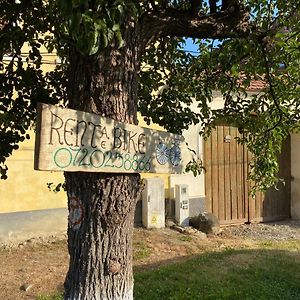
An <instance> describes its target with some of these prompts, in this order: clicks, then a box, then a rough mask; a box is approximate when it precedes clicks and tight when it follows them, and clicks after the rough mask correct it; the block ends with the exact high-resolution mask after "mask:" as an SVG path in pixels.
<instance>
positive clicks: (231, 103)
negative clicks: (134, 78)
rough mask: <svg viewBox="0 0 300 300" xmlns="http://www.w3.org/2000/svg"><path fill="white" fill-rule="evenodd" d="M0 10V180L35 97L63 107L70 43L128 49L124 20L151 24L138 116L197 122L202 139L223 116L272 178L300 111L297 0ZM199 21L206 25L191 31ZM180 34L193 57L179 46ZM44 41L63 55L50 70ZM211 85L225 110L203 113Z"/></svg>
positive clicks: (94, 2)
mask: <svg viewBox="0 0 300 300" xmlns="http://www.w3.org/2000/svg"><path fill="white" fill-rule="evenodd" d="M0 8H1V9H0V22H1V23H0V24H1V25H0V26H1V32H0V37H1V39H0V49H1V50H0V58H1V62H0V68H1V73H0V99H1V102H0V137H1V139H0V140H1V142H0V168H1V178H2V179H5V178H6V177H7V175H6V173H7V167H6V164H5V161H6V158H7V157H9V156H10V155H11V154H12V152H13V150H15V149H17V148H18V144H19V143H20V142H22V141H23V140H24V139H25V138H26V137H27V138H28V136H27V134H26V132H27V130H28V129H29V128H31V127H32V126H33V125H34V120H35V115H36V103H37V102H38V101H42V102H45V103H51V104H58V103H59V104H60V105H67V103H68V93H67V92H66V91H67V87H68V84H69V83H68V80H67V78H68V76H67V74H68V59H69V52H70V49H72V48H76V49H77V51H79V52H80V53H81V54H82V55H83V56H90V57H91V59H93V58H95V59H96V57H97V55H98V54H99V53H100V52H101V51H108V50H109V49H110V48H111V47H112V45H117V47H119V48H122V47H126V44H125V43H124V37H123V36H122V34H123V32H124V31H123V30H122V28H123V27H122V26H123V23H124V20H125V19H126V20H128V19H131V20H132V22H133V23H135V24H138V26H140V27H143V25H144V24H148V26H149V28H148V31H147V32H145V33H143V34H141V36H142V37H143V38H142V39H141V40H140V47H141V49H142V50H141V53H142V58H141V70H140V73H139V86H140V88H139V103H138V109H139V110H140V112H141V113H142V115H143V116H144V118H145V120H146V121H147V122H151V121H153V122H156V123H158V124H160V125H162V126H164V127H165V128H166V129H168V130H170V131H172V132H178V133H180V132H181V131H182V130H183V129H187V128H188V126H189V125H192V124H197V123H201V124H202V132H201V134H203V135H204V136H207V135H208V134H209V132H210V131H211V129H212V128H213V127H214V126H215V125H216V124H217V123H218V122H219V121H220V120H222V121H225V122H229V123H232V124H234V125H236V126H237V127H238V128H239V131H240V133H242V136H243V137H242V138H241V139H240V142H241V143H245V144H247V146H248V148H249V150H250V151H251V152H252V153H253V154H254V160H253V162H252V172H251V174H250V178H251V179H253V180H254V181H255V182H256V183H257V188H263V189H265V188H267V187H269V186H271V185H273V184H274V183H276V182H277V180H278V179H277V173H278V163H277V155H278V153H279V152H280V148H281V144H282V142H283V141H284V139H285V138H286V137H287V136H288V134H289V133H290V132H291V131H297V130H298V124H299V117H300V115H299V94H300V92H299V67H300V48H299V47H300V46H299V44H300V25H299V24H300V22H299V16H300V12H299V1H298V0H288V1H281V0H262V1H258V0H244V1H238V0H227V1H226V0H223V1H222V2H217V1H209V2H207V1H197V0H190V1H187V0H178V1H177V0H173V1H168V0H157V1H135V0H132V1H124V0H115V1H104V0H56V1H43V0H27V1H14V2H11V1H1V4H0ZM241 20H242V22H240V24H239V21H241ZM192 21H193V22H194V23H192ZM197 22H198V23H197ZM201 22H202V23H201ZM205 22H206V23H205ZM209 22H211V23H209ZM204 23H205V24H208V25H207V27H205V28H206V31H205V30H202V31H199V30H198V31H197V28H196V27H197V26H200V25H201V24H204ZM193 24H196V25H197V24H199V25H197V26H196V25H193ZM209 24H211V26H209ZM220 24H221V25H220ZM154 25H155V26H154ZM163 26H164V29H165V30H164V31H162V30H161V28H162V27H163ZM226 26H228V28H229V29H227V27H226ZM194 27H195V28H194ZM230 28H234V30H231V29H230ZM162 32H163V33H162ZM187 36H190V37H192V38H194V41H195V43H196V44H197V45H198V48H199V52H198V54H197V55H192V54H191V53H189V52H187V51H186V50H185V49H184V42H185V39H184V38H185V37H187ZM25 44H27V45H28V47H29V49H30V50H29V52H28V53H22V47H23V46H24V45H25ZM44 47H45V48H46V49H47V51H49V52H53V53H57V54H58V55H59V56H60V57H61V58H62V64H61V65H57V66H56V67H55V70H54V71H51V72H48V73H44V72H43V71H42V65H43V51H45V50H43V49H45V48H44ZM8 55H9V57H10V59H7V56H8ZM253 80H263V81H264V82H265V88H264V90H263V91H261V92H259V93H256V94H252V93H249V92H248V88H249V86H250V84H251V82H252V81H253ZM214 90H217V91H220V92H221V93H222V95H223V98H224V100H225V106H224V109H222V110H218V111H213V110H211V109H210V103H211V102H212V100H213V91H214ZM193 101H196V102H197V106H198V108H199V110H198V111H194V110H193V109H192V108H191V104H192V103H193Z"/></svg>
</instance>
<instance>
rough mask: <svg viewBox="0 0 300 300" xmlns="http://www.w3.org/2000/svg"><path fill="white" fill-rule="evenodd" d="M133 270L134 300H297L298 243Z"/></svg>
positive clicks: (299, 281)
mask: <svg viewBox="0 0 300 300" xmlns="http://www.w3.org/2000/svg"><path fill="white" fill-rule="evenodd" d="M134 274H135V275H134V279H135V287H134V299H135V300H150V299H151V300H197V299H199V300H209V299H210V300H218V299H220V300H221V299H228V300H229V299H230V300H239V299H240V300H251V299H253V300H254V299H255V300H276V299H278V300H297V299H300V254H299V242H295V243H294V242H289V243H277V242H269V243H262V244H261V245H260V247H259V248H257V249H224V250H222V251H218V252H208V253H204V254H200V255H196V256H193V257H191V258H189V259H184V260H182V261H181V262H177V263H170V264H166V265H161V266H159V267H158V266H147V268H146V269H145V270H142V271H141V270H138V269H137V270H135V272H134ZM38 299H39V300H50V299H51V300H59V299H62V298H61V297H59V296H52V297H46V296H42V297H40V298H38Z"/></svg>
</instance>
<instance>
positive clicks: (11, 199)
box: [0, 132, 67, 213]
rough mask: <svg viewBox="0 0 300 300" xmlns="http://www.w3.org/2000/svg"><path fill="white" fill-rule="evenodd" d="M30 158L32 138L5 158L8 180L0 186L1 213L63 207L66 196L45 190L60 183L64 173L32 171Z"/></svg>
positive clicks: (32, 145) (31, 157) (3, 181)
mask: <svg viewBox="0 0 300 300" xmlns="http://www.w3.org/2000/svg"><path fill="white" fill-rule="evenodd" d="M31 136H34V134H33V132H32V133H31ZM33 156H34V137H33V138H32V139H30V140H27V141H25V142H23V143H21V144H20V149H18V150H17V151H15V152H14V153H13V155H12V156H11V157H10V158H8V160H7V165H8V179H7V180H2V181H1V182H0V199H1V201H0V213H6V212H17V211H32V210H42V209H49V208H61V207H66V203H67V202H66V195H65V192H63V191H62V192H59V193H54V192H51V191H49V190H48V188H47V183H48V182H54V183H57V184H58V183H60V182H63V181H64V178H63V173H59V172H40V171H34V170H33Z"/></svg>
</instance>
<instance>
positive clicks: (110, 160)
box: [53, 148, 151, 171]
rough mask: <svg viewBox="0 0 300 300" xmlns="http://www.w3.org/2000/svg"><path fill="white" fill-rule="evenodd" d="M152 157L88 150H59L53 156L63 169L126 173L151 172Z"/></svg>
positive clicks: (58, 165) (57, 164) (56, 163)
mask: <svg viewBox="0 0 300 300" xmlns="http://www.w3.org/2000/svg"><path fill="white" fill-rule="evenodd" d="M150 159H151V158H150V157H146V156H140V157H139V156H138V155H137V154H134V155H131V154H129V153H126V154H121V153H119V152H116V151H106V152H103V151H102V150H100V149H91V150H89V149H87V148H77V149H73V148H59V149H57V150H56V152H55V153H54V155H53V160H54V163H55V165H56V166H57V167H59V168H61V169H65V168H68V167H70V166H78V167H91V168H96V169H97V168H117V169H125V170H126V171H129V170H133V171H138V170H139V171H149V170H150V169H151V163H150Z"/></svg>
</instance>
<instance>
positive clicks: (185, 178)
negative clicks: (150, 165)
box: [169, 91, 224, 199]
mask: <svg viewBox="0 0 300 300" xmlns="http://www.w3.org/2000/svg"><path fill="white" fill-rule="evenodd" d="M213 95H214V100H213V101H212V102H211V103H210V104H209V106H210V108H211V109H221V108H223V107H224V100H223V98H222V95H221V93H220V92H217V91H215V92H214V93H213ZM197 104H198V103H197V102H196V101H194V102H193V103H192V105H191V106H190V108H191V109H192V110H193V111H194V112H197V110H199V108H198V107H197ZM200 129H201V125H200V124H197V125H192V126H190V127H189V129H187V130H184V131H183V136H184V138H185V141H186V142H187V144H188V147H189V148H190V149H192V150H193V151H191V152H190V157H189V159H190V160H191V159H193V158H194V159H195V160H198V159H201V160H202V161H203V139H202V137H200V135H199V132H200ZM175 184H187V185H188V186H189V197H190V198H199V197H205V174H204V172H203V173H202V174H201V175H198V176H196V177H195V176H194V175H193V174H192V173H188V174H182V175H170V178H169V187H170V199H174V198H175V192H174V188H175Z"/></svg>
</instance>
